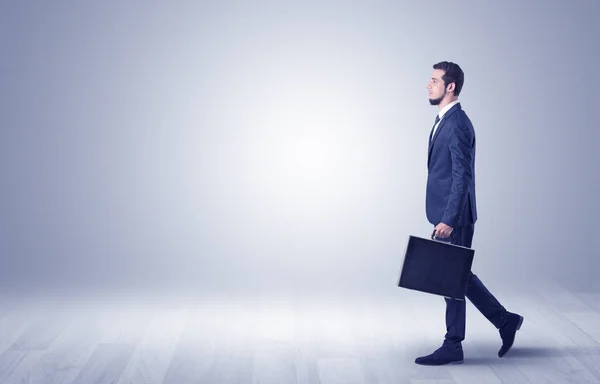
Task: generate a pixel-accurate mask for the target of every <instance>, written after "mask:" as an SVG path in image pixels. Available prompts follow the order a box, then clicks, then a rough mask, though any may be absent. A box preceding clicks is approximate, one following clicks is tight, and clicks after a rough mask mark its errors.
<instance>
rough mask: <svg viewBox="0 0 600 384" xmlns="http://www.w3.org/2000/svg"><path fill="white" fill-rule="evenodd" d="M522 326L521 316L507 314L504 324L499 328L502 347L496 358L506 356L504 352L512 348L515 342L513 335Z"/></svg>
mask: <svg viewBox="0 0 600 384" xmlns="http://www.w3.org/2000/svg"><path fill="white" fill-rule="evenodd" d="M521 324H523V316H521V315H517V314H516V313H510V312H509V313H508V320H507V321H506V324H505V325H504V326H503V327H502V328H500V338H502V347H501V348H500V350H499V351H498V357H502V356H504V355H506V352H508V350H509V349H510V348H511V347H512V345H513V343H514V341H515V335H516V333H517V331H518V330H519V329H520V328H521Z"/></svg>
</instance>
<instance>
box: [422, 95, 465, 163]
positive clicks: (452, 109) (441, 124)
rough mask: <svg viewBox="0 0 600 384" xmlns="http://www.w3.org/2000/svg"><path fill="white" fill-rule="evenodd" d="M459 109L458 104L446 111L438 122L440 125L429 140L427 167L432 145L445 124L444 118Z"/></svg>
mask: <svg viewBox="0 0 600 384" xmlns="http://www.w3.org/2000/svg"><path fill="white" fill-rule="evenodd" d="M459 109H460V103H456V105H454V106H453V107H452V108H450V109H449V110H448V112H446V113H445V114H444V117H443V118H442V120H441V121H440V125H438V127H437V129H436V130H435V134H434V135H433V138H432V139H431V140H429V153H428V155H427V165H428V166H429V159H431V151H432V150H433V144H435V139H436V138H437V137H438V136H439V134H440V131H441V130H442V128H444V124H445V123H446V118H448V117H450V116H451V115H452V114H453V113H454V112H456V111H457V110H459Z"/></svg>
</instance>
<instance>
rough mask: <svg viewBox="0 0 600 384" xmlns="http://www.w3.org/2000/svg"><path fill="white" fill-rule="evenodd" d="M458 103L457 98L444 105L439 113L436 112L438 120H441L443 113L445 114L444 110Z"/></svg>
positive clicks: (446, 110)
mask: <svg viewBox="0 0 600 384" xmlns="http://www.w3.org/2000/svg"><path fill="white" fill-rule="evenodd" d="M458 103H460V101H458V100H454V101H453V102H451V103H450V104H448V105H446V106H445V107H444V108H443V109H442V110H441V111H440V113H438V116H439V117H440V120H442V118H443V117H444V115H445V114H446V112H448V111H449V110H450V108H452V107H454V106H455V105H456V104H458Z"/></svg>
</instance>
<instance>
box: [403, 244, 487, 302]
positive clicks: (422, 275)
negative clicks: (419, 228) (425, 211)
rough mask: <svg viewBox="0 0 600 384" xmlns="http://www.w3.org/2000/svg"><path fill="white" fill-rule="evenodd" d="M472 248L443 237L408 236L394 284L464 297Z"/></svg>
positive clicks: (454, 297) (449, 295)
mask: <svg viewBox="0 0 600 384" xmlns="http://www.w3.org/2000/svg"><path fill="white" fill-rule="evenodd" d="M474 255H475V251H474V250H473V249H472V248H467V247H463V246H460V245H454V244H450V243H447V242H444V241H440V240H435V239H434V235H432V238H431V239H424V238H421V237H417V236H409V237H408V243H407V245H406V250H405V252H404V257H403V260H402V266H401V269H400V277H399V279H398V286H399V287H402V288H406V289H412V290H415V291H420V292H425V293H430V294H434V295H440V296H444V297H447V298H452V299H457V300H464V299H465V294H466V291H467V284H468V282H469V278H470V273H471V266H472V264H473V256H474Z"/></svg>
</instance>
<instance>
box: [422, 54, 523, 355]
mask: <svg viewBox="0 0 600 384" xmlns="http://www.w3.org/2000/svg"><path fill="white" fill-rule="evenodd" d="M433 69H434V70H433V74H432V76H431V79H430V80H429V83H428V84H427V90H428V91H429V102H430V104H431V105H437V106H438V108H439V113H438V116H437V117H436V122H435V124H434V126H433V128H432V130H431V134H430V136H429V157H428V160H427V167H428V171H429V174H428V177H427V193H426V211H427V219H428V220H429V222H430V223H431V224H433V225H434V236H435V237H436V238H438V239H439V240H441V241H446V242H450V243H452V244H456V245H461V246H465V247H469V248H470V247H471V241H472V239H473V234H474V229H475V221H477V208H476V203H475V131H474V129H473V125H472V124H471V121H470V120H469V118H468V117H467V115H466V113H465V112H464V111H463V109H462V107H461V105H460V103H459V101H458V95H459V94H460V92H461V89H462V86H463V82H464V74H463V71H462V69H461V68H460V67H459V66H458V65H457V64H455V63H452V62H447V61H443V62H440V63H438V64H435V65H434V66H433ZM466 296H467V298H468V299H469V300H470V301H471V302H472V303H473V305H474V306H475V307H476V308H477V309H478V310H479V311H480V312H481V313H482V314H483V315H484V316H485V317H486V318H487V319H488V320H489V321H490V322H491V323H492V324H493V325H494V326H495V327H496V328H497V329H498V330H499V331H500V338H501V340H502V347H501V348H500V350H499V352H498V356H499V357H502V356H504V355H505V354H506V352H508V350H509V349H510V348H511V347H512V345H513V342H514V339H515V334H516V332H517V330H518V329H519V328H520V327H521V324H522V322H523V317H522V316H520V315H518V314H515V313H511V312H508V311H507V310H506V309H505V308H504V307H503V306H502V305H501V304H500V303H499V302H498V300H496V298H495V297H494V296H493V295H492V294H491V293H490V292H489V291H488V290H487V288H486V287H485V286H484V285H483V283H482V282H481V281H480V280H479V278H477V276H475V275H474V274H472V273H471V274H470V277H469V283H468V286H467V293H466ZM445 300H446V335H445V340H444V342H443V344H442V346H441V347H440V348H439V349H437V350H436V351H435V352H433V353H432V354H430V355H427V356H422V357H419V358H417V359H416V360H415V363H417V364H422V365H443V364H448V363H455V364H456V363H462V362H463V350H462V345H461V342H462V341H463V340H464V339H465V321H466V319H465V310H466V302H465V301H464V300H454V299H450V298H445Z"/></svg>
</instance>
